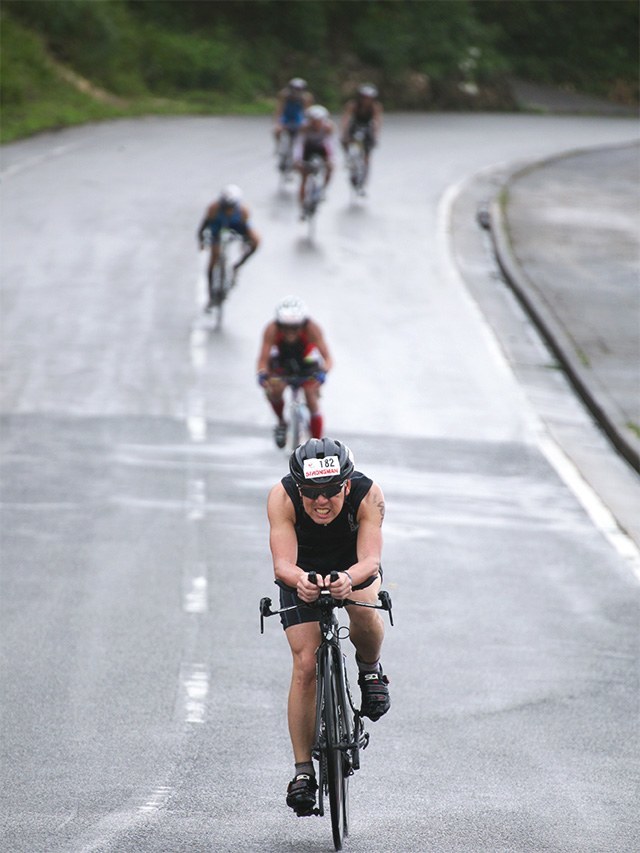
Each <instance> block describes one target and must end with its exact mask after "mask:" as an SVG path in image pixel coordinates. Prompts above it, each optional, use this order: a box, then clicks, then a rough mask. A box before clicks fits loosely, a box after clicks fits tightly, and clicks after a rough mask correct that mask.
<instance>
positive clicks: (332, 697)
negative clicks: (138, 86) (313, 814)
mask: <svg viewBox="0 0 640 853" xmlns="http://www.w3.org/2000/svg"><path fill="white" fill-rule="evenodd" d="M323 688H324V705H323V714H324V726H325V735H326V746H325V749H326V771H327V792H328V795H329V811H330V813H331V831H332V833H333V844H334V847H335V849H336V850H342V841H343V838H344V837H345V836H346V835H348V831H349V830H348V816H349V779H348V776H347V775H346V774H345V753H344V749H343V748H342V746H343V745H344V744H346V742H347V741H346V738H345V737H344V734H345V732H344V714H343V713H342V712H341V709H340V705H341V699H340V697H341V695H342V690H341V686H340V671H339V669H338V666H337V665H336V661H335V659H334V657H333V653H332V652H331V651H328V654H327V658H326V663H325V668H324V685H323Z"/></svg>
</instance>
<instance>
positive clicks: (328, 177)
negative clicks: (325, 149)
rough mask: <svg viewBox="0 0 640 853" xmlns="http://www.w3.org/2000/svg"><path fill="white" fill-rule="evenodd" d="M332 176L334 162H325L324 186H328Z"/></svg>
mask: <svg viewBox="0 0 640 853" xmlns="http://www.w3.org/2000/svg"><path fill="white" fill-rule="evenodd" d="M331 175H333V162H332V161H331V160H325V171H324V185H325V187H326V186H327V185H328V183H329V181H330V180H331Z"/></svg>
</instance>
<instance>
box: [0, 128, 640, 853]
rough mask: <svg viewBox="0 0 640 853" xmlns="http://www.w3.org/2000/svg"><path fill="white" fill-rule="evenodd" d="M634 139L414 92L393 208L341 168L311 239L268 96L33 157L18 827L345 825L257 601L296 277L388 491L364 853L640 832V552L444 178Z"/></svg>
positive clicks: (610, 844) (141, 832)
mask: <svg viewBox="0 0 640 853" xmlns="http://www.w3.org/2000/svg"><path fill="white" fill-rule="evenodd" d="M636 135H637V133H636V128H635V126H634V125H632V124H631V122H629V121H627V120H624V119H616V118H607V119H602V118H585V117H580V118H576V117H550V116H527V115H517V116H507V115H504V116H503V115H500V116H498V115H495V116H494V115H474V116H468V115H429V116H402V115H397V116H389V117H388V119H387V121H386V124H385V128H384V136H383V143H382V146H381V147H380V149H379V150H378V151H377V152H376V154H375V160H374V171H373V179H372V185H371V194H370V199H368V200H366V201H364V202H360V203H357V204H352V203H351V202H350V200H349V195H348V192H347V186H346V180H345V176H344V173H343V171H342V170H341V169H339V170H337V173H336V176H335V181H334V184H333V185H332V187H331V188H330V192H329V197H328V200H327V202H326V204H325V205H324V207H323V209H322V210H321V212H320V215H319V221H318V230H317V235H316V237H315V239H314V240H313V241H309V240H308V238H307V237H306V232H305V227H304V225H302V224H301V223H299V222H297V219H296V208H295V202H294V197H293V196H294V194H293V191H291V190H286V191H280V190H278V187H277V180H276V174H275V169H274V162H273V158H272V154H271V143H270V140H269V124H268V122H267V121H266V120H264V119H255V118H224V119H223V118H220V119H215V118H213V119H212V118H207V119H203V118H192V119H184V118H179V119H178V118H176V119H155V118H154V119H146V120H142V121H121V122H115V123H108V124H103V125H98V126H90V127H85V128H81V129H76V130H71V131H65V132H63V133H59V134H55V135H45V136H41V137H38V138H35V139H33V140H29V141H26V142H23V143H18V144H14V145H11V146H6V147H5V148H4V149H3V151H2V176H3V179H4V188H3V210H2V243H3V245H2V249H3V251H2V260H1V264H2V267H1V269H2V279H3V282H4V294H3V305H2V308H3V344H2V346H3V365H4V367H3V398H2V424H3V431H2V439H3V464H4V473H3V482H4V487H3V515H4V521H3V531H2V533H3V536H2V538H3V543H2V546H3V547H2V552H3V563H4V569H3V578H4V583H3V595H2V611H1V614H0V615H1V620H2V621H1V624H2V640H3V647H4V658H5V659H4V667H3V673H4V674H3V685H2V696H3V699H2V712H3V762H2V768H3V778H4V784H3V808H2V813H3V815H4V817H3V824H2V826H3V838H2V849H4V850H7V851H9V850H10V851H12V853H19V851H24V853H34V851H52V852H53V851H83V853H84V852H85V851H111V853H116V851H117V853H122V851H145V853H147V852H149V853H150V852H151V851H154V853H155V851H157V853H161V851H162V853H166V852H167V851H171V853H181V851H184V853H201V851H202V853H204V851H229V852H231V851H234V853H235V851H256V853H257V851H270V853H280V851H296V853H303V851H321V850H327V849H330V827H329V825H328V820H305V821H302V820H298V819H296V818H295V817H294V816H293V815H292V814H290V813H289V811H288V810H287V809H286V806H285V805H284V792H285V788H286V783H287V781H288V779H289V777H290V774H291V767H290V764H291V760H290V753H289V743H288V736H287V731H286V721H285V701H286V691H287V684H288V675H289V660H288V651H287V648H286V643H285V641H284V638H283V637H282V633H281V631H280V628H279V626H278V625H277V624H275V620H271V622H269V623H267V625H266V631H265V636H264V637H261V636H260V635H259V631H258V618H257V602H258V599H259V598H260V596H262V595H264V594H270V593H271V590H272V584H271V569H270V562H269V555H268V548H267V530H266V520H265V510H264V505H265V498H266V493H267V491H268V489H269V487H270V485H271V484H272V483H274V482H275V481H276V480H277V479H278V478H279V477H280V476H282V474H283V473H284V472H285V470H286V458H285V457H284V455H283V454H282V453H280V452H279V451H277V450H276V449H275V447H274V446H273V444H272V441H271V428H272V418H271V416H270V414H269V411H268V410H267V407H266V405H265V404H264V401H263V400H262V398H261V394H260V392H259V389H258V388H257V386H256V384H255V379H254V366H255V358H256V354H257V347H258V340H259V336H260V333H261V330H262V328H263V326H264V325H265V324H266V322H267V321H268V320H269V319H270V317H271V314H272V311H273V306H274V304H275V302H276V301H277V300H278V299H279V298H280V297H281V296H283V295H285V294H287V293H289V292H294V293H297V294H299V295H300V296H302V297H304V298H305V299H306V300H307V301H308V303H309V305H310V306H311V310H312V314H313V316H314V317H315V318H316V319H317V320H318V321H319V322H320V323H321V324H322V325H323V326H324V328H325V330H326V333H327V337H328V340H329V344H330V346H331V348H332V350H333V353H334V356H335V360H336V368H335V370H334V372H333V373H332V374H331V376H330V377H329V380H328V382H327V384H326V390H325V397H324V408H325V415H326V427H327V431H328V432H329V433H330V434H334V435H336V436H337V437H340V438H344V439H345V440H347V441H348V443H349V444H350V445H351V446H352V448H353V450H354V452H355V455H356V459H357V461H358V463H359V467H361V468H362V469H363V470H365V471H366V472H367V473H370V474H371V475H373V476H374V477H375V478H376V479H377V480H378V481H379V482H380V483H381V485H382V487H383V489H384V490H385V494H386V497H387V504H388V511H387V520H386V521H385V560H384V562H385V568H386V585H387V587H388V588H389V589H390V590H391V592H392V594H393V597H394V605H395V614H396V627H395V628H393V629H389V630H388V633H387V642H386V646H385V654H384V662H385V668H386V670H387V671H388V673H389V675H390V678H391V681H392V688H393V693H392V696H393V707H392V711H391V712H390V713H389V715H388V716H387V717H386V718H385V719H384V720H381V721H380V722H379V723H377V724H375V725H372V726H371V728H370V730H371V734H372V738H371V746H370V748H369V749H368V750H367V752H366V753H365V754H364V756H363V764H362V769H361V771H360V772H359V774H358V776H357V777H356V778H355V779H354V781H353V783H352V786H351V789H352V836H351V838H350V839H349V841H348V849H349V850H351V851H365V850H366V851H367V853H383V851H389V853H391V852H392V851H393V853H397V851H402V853H410V852H412V851H415V853H424V851H427V850H430V851H469V852H470V853H478V851H487V853H495V851H498V850H500V851H502V850H504V851H507V850H508V851H514V850H517V851H532V853H533V851H540V850H554V851H556V850H558V851H560V850H561V851H576V853H578V851H580V853H584V851H594V853H595V851H620V850H630V849H632V848H633V846H634V839H635V840H636V841H637V834H638V829H639V826H638V818H637V811H636V809H635V808H634V761H635V746H636V745H637V728H636V727H637V719H636V713H637V701H638V685H637V672H638V666H637V665H638V658H637V617H638V606H637V605H638V589H637V579H636V577H635V576H634V574H633V572H632V570H631V568H630V566H629V564H628V562H627V561H626V560H625V559H624V558H623V557H622V556H620V554H619V553H618V552H617V551H616V550H615V549H614V548H613V547H612V546H611V544H610V542H609V540H608V539H607V538H605V537H604V536H603V535H602V533H601V532H600V530H599V529H597V528H596V527H594V525H593V523H592V521H591V519H590V517H589V515H587V513H586V512H585V511H584V509H583V508H582V505H581V504H580V503H579V501H578V500H577V499H576V497H575V496H574V494H573V493H572V492H571V491H570V490H569V489H568V488H567V486H566V485H565V483H564V481H563V480H561V479H560V478H559V477H558V475H557V473H556V470H555V469H554V468H553V467H552V466H551V465H550V464H549V461H548V459H547V455H545V454H544V453H543V452H542V450H541V426H540V421H539V419H538V416H537V414H536V412H535V411H534V409H533V407H532V405H531V403H530V401H529V399H528V398H527V395H526V394H525V392H524V390H523V387H522V386H521V385H520V384H519V381H518V380H517V379H516V377H515V375H514V373H512V371H511V370H510V368H509V367H508V364H507V361H506V360H505V358H504V356H503V354H502V352H501V350H500V348H499V346H498V345H497V343H496V339H495V338H494V336H493V334H492V333H491V331H490V327H489V325H488V323H487V320H486V319H485V317H484V316H483V315H482V313H481V312H480V310H479V308H478V305H477V303H476V302H475V301H473V299H472V298H471V297H470V295H469V292H468V290H467V288H466V287H465V285H464V282H463V279H462V277H461V275H460V272H459V271H458V269H457V268H456V267H455V266H454V265H453V262H452V258H451V255H450V252H449V248H448V246H449V244H448V240H447V234H448V228H449V223H450V219H449V213H450V209H449V207H448V205H447V203H446V199H447V197H448V196H447V193H448V192H450V187H451V186H452V185H453V184H458V183H459V182H460V181H462V180H464V179H466V178H468V177H469V176H471V175H473V174H475V173H477V172H479V171H480V170H483V169H487V168H489V167H494V166H496V165H499V164H507V163H508V164H512V163H513V162H514V161H520V160H522V161H526V160H532V159H536V158H539V157H543V156H547V155H549V154H551V153H555V152H559V151H562V150H569V149H571V148H575V147H582V146H584V145H585V144H589V145H607V144H614V143H619V142H625V141H628V140H631V139H633V138H634V136H636ZM229 181H236V182H238V183H240V184H241V185H242V186H243V187H244V189H245V193H246V197H247V201H248V203H249V205H250V207H251V210H252V214H253V220H254V224H255V227H256V228H257V230H258V231H260V232H261V234H262V237H263V245H262V246H261V248H260V250H259V252H258V254H256V255H255V257H254V258H252V260H251V261H250V262H249V263H248V264H247V266H246V267H245V268H244V269H243V271H242V274H241V278H240V283H239V286H238V288H237V289H236V290H235V291H234V292H233V293H232V295H231V298H230V300H229V303H228V312H227V315H226V325H225V327H224V328H223V330H222V331H221V332H213V331H212V330H210V329H208V328H207V327H206V324H204V323H203V321H202V316H201V313H200V303H201V301H202V289H203V280H202V261H203V259H202V258H201V257H199V256H198V253H197V252H196V250H195V229H196V226H197V224H198V222H199V220H200V217H201V215H202V212H203V211H204V208H205V206H206V205H207V203H208V202H209V201H210V200H211V198H212V197H213V196H214V194H215V193H216V192H217V191H218V189H219V187H220V186H221V185H223V184H224V183H226V182H229ZM514 317H515V318H516V319H515V320H514V322H517V323H520V332H521V334H522V336H523V338H525V337H526V336H528V335H530V334H531V332H530V329H529V327H528V325H527V324H526V323H524V322H523V321H522V320H520V319H519V315H516V314H514ZM567 405H568V406H569V405H570V403H567Z"/></svg>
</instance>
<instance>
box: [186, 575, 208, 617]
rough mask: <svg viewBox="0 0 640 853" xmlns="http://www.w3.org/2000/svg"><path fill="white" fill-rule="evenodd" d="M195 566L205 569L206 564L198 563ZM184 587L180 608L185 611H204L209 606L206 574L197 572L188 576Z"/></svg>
mask: <svg viewBox="0 0 640 853" xmlns="http://www.w3.org/2000/svg"><path fill="white" fill-rule="evenodd" d="M195 568H196V569H200V570H203V569H206V566H204V565H203V564H201V563H199V564H197V566H196V567H195ZM185 587H186V588H185V590H184V596H183V600H182V608H183V610H184V611H185V613H206V612H207V610H208V607H209V601H208V588H209V584H208V581H207V578H206V575H204V574H198V575H195V576H194V577H191V578H188V579H187V581H186V583H185Z"/></svg>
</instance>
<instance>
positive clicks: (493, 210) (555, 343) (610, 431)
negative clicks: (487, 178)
mask: <svg viewBox="0 0 640 853" xmlns="http://www.w3.org/2000/svg"><path fill="white" fill-rule="evenodd" d="M621 147H622V146H621ZM588 150H595V149H593V148H592V149H588ZM578 153H580V152H579V151H572V152H569V153H564V154H562V155H560V156H559V157H553V158H549V159H548V160H543V161H540V162H537V163H530V164H528V165H527V166H525V167H524V168H519V169H518V170H517V171H514V172H512V173H511V175H509V177H508V178H507V180H506V181H505V183H504V184H503V190H504V189H507V190H508V188H509V185H510V183H511V182H512V181H515V180H516V179H517V178H518V177H519V176H520V175H522V174H525V173H527V172H530V171H531V170H532V169H535V168H541V167H544V165H545V163H549V162H552V161H554V160H559V159H563V158H566V157H571V156H575V155H576V154H578ZM489 225H490V230H491V237H492V241H493V247H494V252H495V255H496V259H497V261H498V265H499V267H500V269H501V271H502V273H503V275H504V277H505V279H506V281H507V283H508V284H509V286H510V287H511V289H512V290H513V292H514V293H515V295H516V296H517V298H518V300H519V301H520V303H521V304H522V305H523V306H524V308H525V310H526V311H527V313H528V314H529V315H530V317H531V319H532V320H533V322H534V323H535V324H536V326H537V327H538V330H539V331H540V333H541V335H542V336H543V338H544V340H545V341H546V343H547V345H548V346H549V348H550V349H551V351H552V352H553V353H554V355H555V356H556V358H557V359H558V361H559V363H560V364H561V365H562V367H563V369H564V370H565V372H566V374H567V376H568V377H569V379H570V381H571V383H572V384H573V386H574V388H575V389H576V392H577V393H578V394H579V395H580V397H581V399H582V400H583V401H584V403H585V405H586V406H587V407H588V409H589V411H590V412H591V413H592V415H593V416H594V418H595V419H596V420H597V422H598V423H599V424H600V426H601V428H602V429H603V431H604V432H605V433H606V435H607V436H608V437H609V439H610V441H611V442H612V444H613V445H614V447H615V448H616V450H617V451H618V452H619V453H620V454H621V455H622V456H623V457H624V458H625V459H626V461H627V462H628V463H629V464H630V465H631V466H632V467H633V468H634V469H635V470H636V471H637V472H640V453H639V452H638V449H637V448H636V447H635V446H634V445H633V443H632V442H631V441H630V440H629V439H628V437H627V436H626V435H625V434H624V432H623V431H622V430H621V426H623V425H624V417H623V415H622V414H621V413H620V411H619V409H618V407H617V405H616V403H615V401H614V400H612V399H611V397H610V395H609V394H608V392H607V390H606V389H605V388H603V387H602V385H601V383H600V382H599V381H598V380H597V378H596V377H595V376H594V375H593V374H592V373H590V372H589V371H588V370H587V369H586V368H585V366H584V365H583V364H582V363H581V362H580V360H579V358H578V356H577V353H576V346H575V343H574V342H573V341H572V339H571V337H570V334H569V333H568V331H567V330H566V329H565V327H564V326H563V325H562V323H560V321H559V320H558V318H557V317H556V316H555V314H554V313H553V311H552V310H551V309H550V307H549V306H548V304H547V303H546V302H545V300H544V296H543V294H542V293H541V292H540V290H539V289H538V288H537V287H536V285H535V283H534V282H532V281H531V280H530V279H529V277H528V276H527V274H526V273H525V271H524V270H523V269H522V267H521V266H520V264H519V262H518V260H517V258H516V257H515V254H514V251H513V248H512V245H511V241H510V238H509V227H508V218H507V215H506V213H505V211H504V209H503V206H502V204H501V202H500V199H499V197H494V199H493V200H492V202H491V204H490V207H489Z"/></svg>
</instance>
